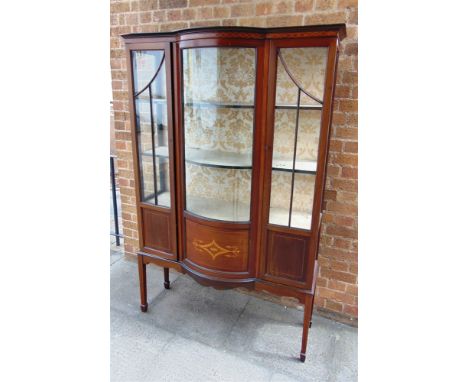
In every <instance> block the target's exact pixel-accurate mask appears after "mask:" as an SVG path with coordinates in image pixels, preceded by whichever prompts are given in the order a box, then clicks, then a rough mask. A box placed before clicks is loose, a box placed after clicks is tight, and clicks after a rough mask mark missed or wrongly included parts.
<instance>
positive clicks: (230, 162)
mask: <svg viewBox="0 0 468 382" xmlns="http://www.w3.org/2000/svg"><path fill="white" fill-rule="evenodd" d="M155 154H156V156H157V157H160V158H167V157H168V148H167V146H160V147H156V153H155ZM143 155H146V156H151V155H152V153H151V150H147V151H145V152H144V153H143ZM185 160H186V161H187V162H189V163H193V164H198V165H201V166H207V167H218V168H232V169H239V170H245V169H251V168H252V165H251V163H252V156H251V155H250V154H239V153H232V152H226V151H217V150H203V149H196V148H187V149H186V150H185ZM292 169H293V161H292V160H288V159H273V170H275V171H288V172H291V171H292ZM316 171H317V162H316V161H301V160H296V168H295V172H297V173H304V174H315V173H316Z"/></svg>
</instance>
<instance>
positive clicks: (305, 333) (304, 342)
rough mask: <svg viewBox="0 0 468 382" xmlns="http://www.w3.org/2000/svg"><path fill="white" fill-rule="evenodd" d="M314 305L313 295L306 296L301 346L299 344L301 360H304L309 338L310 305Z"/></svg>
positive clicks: (310, 323) (310, 322)
mask: <svg viewBox="0 0 468 382" xmlns="http://www.w3.org/2000/svg"><path fill="white" fill-rule="evenodd" d="M313 306H314V296H313V295H312V296H306V300H305V305H304V323H303V326H302V346H301V355H300V359H301V362H305V359H306V351H307V340H308V338H309V328H310V326H311V325H312V307H313Z"/></svg>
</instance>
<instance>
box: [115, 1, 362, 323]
mask: <svg viewBox="0 0 468 382" xmlns="http://www.w3.org/2000/svg"><path fill="white" fill-rule="evenodd" d="M110 17H111V43H110V45H111V52H110V57H111V70H112V89H113V101H114V118H115V139H116V143H115V146H116V150H117V155H118V160H117V167H118V170H119V176H120V179H119V181H120V187H121V188H120V192H121V199H122V200H121V201H122V220H123V234H124V235H125V252H126V253H127V254H134V253H135V252H136V250H137V247H138V234H137V223H136V222H137V220H136V208H135V202H136V200H135V193H134V191H133V187H134V177H133V170H132V169H133V163H132V153H131V136H130V118H129V113H128V104H127V102H128V101H127V100H128V98H127V81H126V62H125V53H124V49H123V42H122V39H121V38H120V37H119V36H120V35H121V34H124V33H134V32H160V31H169V30H177V29H183V28H191V27H200V26H216V25H242V26H255V27H272V26H295V25H314V24H332V23H346V25H347V37H346V39H345V40H344V41H343V42H342V46H341V49H340V59H339V64H338V79H337V87H336V92H335V105H334V114H333V126H332V134H331V142H330V157H329V167H328V177H327V185H326V193H325V203H326V206H325V207H326V208H325V212H324V215H323V227H322V238H321V245H320V252H319V262H320V265H321V268H320V275H319V279H318V286H317V296H316V300H315V301H316V307H318V309H319V310H322V311H324V312H329V313H331V314H333V315H335V316H337V317H341V318H345V319H349V320H355V319H357V316H358V308H357V289H358V288H357V273H358V271H357V164H358V156H357V123H358V122H357V120H358V117H357V116H358V114H357V111H358V105H357V104H358V101H357V98H358V95H357V91H358V75H357V66H358V56H357V51H358V43H357V35H358V33H357V29H358V26H357V24H358V14H357V0H282V1H277V0H271V1H264V0H263V1H261V0H244V1H242V0H137V1H125V0H120V1H118V0H111V15H110Z"/></svg>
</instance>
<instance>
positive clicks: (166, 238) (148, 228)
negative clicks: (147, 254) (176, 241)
mask: <svg viewBox="0 0 468 382" xmlns="http://www.w3.org/2000/svg"><path fill="white" fill-rule="evenodd" d="M142 216H143V244H144V246H145V247H148V248H151V249H156V250H159V251H163V252H167V253H173V250H172V248H171V247H172V246H171V235H172V233H171V221H170V214H169V213H163V212H159V211H153V210H149V209H146V208H143V211H142Z"/></svg>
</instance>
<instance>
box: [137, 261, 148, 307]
mask: <svg viewBox="0 0 468 382" xmlns="http://www.w3.org/2000/svg"><path fill="white" fill-rule="evenodd" d="M138 274H139V276H140V301H141V304H140V309H141V311H142V312H146V311H147V310H148V300H147V295H146V264H145V263H144V262H143V256H141V255H138Z"/></svg>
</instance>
